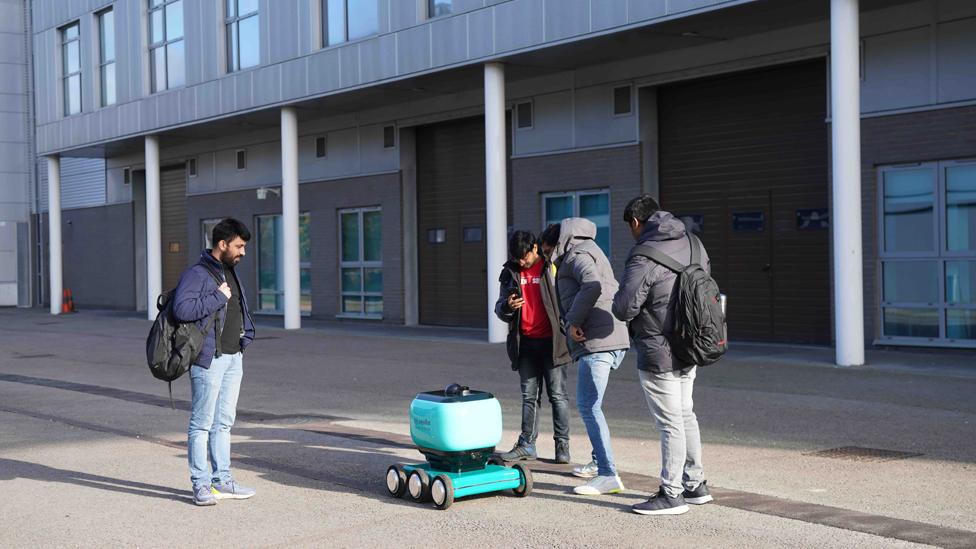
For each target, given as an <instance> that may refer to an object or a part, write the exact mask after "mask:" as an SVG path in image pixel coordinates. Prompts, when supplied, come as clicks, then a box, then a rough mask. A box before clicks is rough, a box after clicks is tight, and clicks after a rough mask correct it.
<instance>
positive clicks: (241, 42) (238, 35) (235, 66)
mask: <svg viewBox="0 0 976 549" xmlns="http://www.w3.org/2000/svg"><path fill="white" fill-rule="evenodd" d="M224 24H225V25H226V26H227V72H234V71H239V70H241V69H246V68H248V67H254V66H257V65H258V64H259V63H261V54H260V52H261V28H260V24H259V19H258V0H227V17H226V18H225V20H224Z"/></svg>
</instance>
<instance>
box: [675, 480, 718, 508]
mask: <svg viewBox="0 0 976 549" xmlns="http://www.w3.org/2000/svg"><path fill="white" fill-rule="evenodd" d="M706 482H708V481H707V480H703V481H702V482H701V484H699V485H698V487H697V488H695V489H694V490H688V489H687V488H685V491H684V492H682V493H681V495H682V497H684V498H685V501H686V502H688V503H690V504H692V505H704V504H706V503H708V502H709V501H712V494H710V493H708V486H706V485H705V483H706Z"/></svg>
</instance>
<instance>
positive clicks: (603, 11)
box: [590, 0, 647, 31]
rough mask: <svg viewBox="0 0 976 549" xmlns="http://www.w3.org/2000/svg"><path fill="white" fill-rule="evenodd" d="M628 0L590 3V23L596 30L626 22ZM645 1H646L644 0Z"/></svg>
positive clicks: (606, 0) (604, 0)
mask: <svg viewBox="0 0 976 549" xmlns="http://www.w3.org/2000/svg"><path fill="white" fill-rule="evenodd" d="M627 2H628V0H603V1H601V2H591V3H590V25H591V26H592V27H593V29H592V30H594V31H598V30H603V29H608V28H610V27H616V26H619V25H626V24H627ZM644 3H645V4H646V3H647V2H646V1H645V2H644Z"/></svg>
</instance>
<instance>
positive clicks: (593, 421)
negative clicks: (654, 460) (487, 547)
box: [542, 217, 630, 495]
mask: <svg viewBox="0 0 976 549" xmlns="http://www.w3.org/2000/svg"><path fill="white" fill-rule="evenodd" d="M595 238H596V225H594V224H593V222H592V221H590V220H588V219H583V218H580V217H572V218H568V219H564V220H563V221H562V223H560V224H559V225H550V226H549V227H548V228H546V230H545V231H544V232H543V233H542V249H543V253H544V254H545V255H546V256H547V257H549V258H550V259H551V261H552V262H553V264H554V265H555V266H556V293H557V294H558V296H559V309H560V313H561V314H560V318H561V323H562V329H563V331H564V333H565V334H566V341H567V343H568V344H569V352H570V354H571V355H572V357H573V360H574V361H576V364H577V368H578V370H579V378H578V381H577V386H576V404H577V407H578V408H579V412H580V416H581V417H582V418H583V424H584V425H585V426H586V434H587V435H588V436H589V438H590V444H591V445H592V447H593V452H592V458H593V461H591V462H590V463H588V464H586V465H582V466H577V467H575V468H574V469H573V474H575V475H576V476H579V477H583V478H590V481H589V482H587V483H586V484H584V485H582V486H577V487H575V488H574V489H573V491H574V492H576V493H577V494H581V495H599V494H612V493H616V492H620V491H621V490H623V489H624V485H623V482H621V481H620V476H619V475H617V466H616V464H615V463H614V460H613V449H612V448H611V446H610V428H609V427H608V426H607V420H606V418H605V417H604V415H603V396H604V393H605V392H606V389H607V381H609V378H610V372H611V371H612V370H615V369H617V368H618V367H619V366H620V362H621V361H622V360H623V358H624V354H625V353H626V352H627V349H628V348H629V347H630V343H629V341H628V337H627V327H626V325H625V324H624V323H623V322H621V321H619V320H617V319H616V318H614V316H613V314H612V313H611V312H610V306H611V303H612V299H613V294H614V292H616V291H617V280H616V279H615V278H614V276H613V269H612V268H611V267H610V261H609V260H608V259H607V256H606V255H604V253H603V250H601V249H600V246H598V245H597V243H596V241H595V240H594V239H595Z"/></svg>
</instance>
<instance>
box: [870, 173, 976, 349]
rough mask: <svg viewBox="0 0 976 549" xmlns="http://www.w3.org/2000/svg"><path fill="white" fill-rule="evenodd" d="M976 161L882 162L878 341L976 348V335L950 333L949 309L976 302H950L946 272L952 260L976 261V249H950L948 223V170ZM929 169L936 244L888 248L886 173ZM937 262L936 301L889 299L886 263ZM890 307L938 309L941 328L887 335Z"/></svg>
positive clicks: (973, 306) (879, 180) (972, 306)
mask: <svg viewBox="0 0 976 549" xmlns="http://www.w3.org/2000/svg"><path fill="white" fill-rule="evenodd" d="M972 165H976V159H965V160H943V161H932V162H916V163H910V164H894V165H885V166H878V168H877V174H876V178H877V197H876V207H877V208H878V215H877V236H876V243H877V246H878V257H877V262H876V269H877V275H876V277H875V280H876V284H877V291H876V292H875V294H876V297H877V303H878V305H877V309H876V311H875V313H874V314H875V318H876V319H877V329H876V338H875V341H874V342H875V344H880V345H910V346H927V347H961V348H976V339H955V338H950V337H948V328H949V320H948V316H949V311H952V310H976V303H970V304H965V303H949V301H948V299H947V295H946V291H947V288H946V274H947V269H948V267H947V263H948V262H952V261H973V262H976V250H974V251H965V250H962V251H950V250H949V249H948V227H946V218H947V211H948V210H947V206H948V203H947V187H946V185H947V171H948V170H949V169H950V168H952V167H955V166H972ZM920 168H921V169H929V170H930V171H931V172H932V174H933V181H932V183H933V187H932V192H933V201H932V207H933V210H934V212H933V216H932V218H933V219H932V222H933V224H934V225H935V226H934V227H933V237H932V238H933V248H932V250H931V251H910V252H904V251H902V252H899V251H887V250H886V249H885V239H886V237H887V234H886V233H885V176H886V175H887V174H889V173H897V172H898V171H908V170H918V169H920ZM924 262H935V263H936V273H937V275H938V282H937V288H936V289H937V292H938V294H937V296H938V299H937V300H936V301H934V302H932V303H921V302H910V301H888V300H887V299H886V296H885V295H884V290H885V278H884V277H885V265H886V264H888V263H902V264H904V263H924ZM974 290H976V289H974ZM887 309H917V310H935V312H936V316H937V317H938V322H939V332H938V336H937V337H912V336H903V335H887V334H886V333H885V312H886V310H887Z"/></svg>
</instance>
